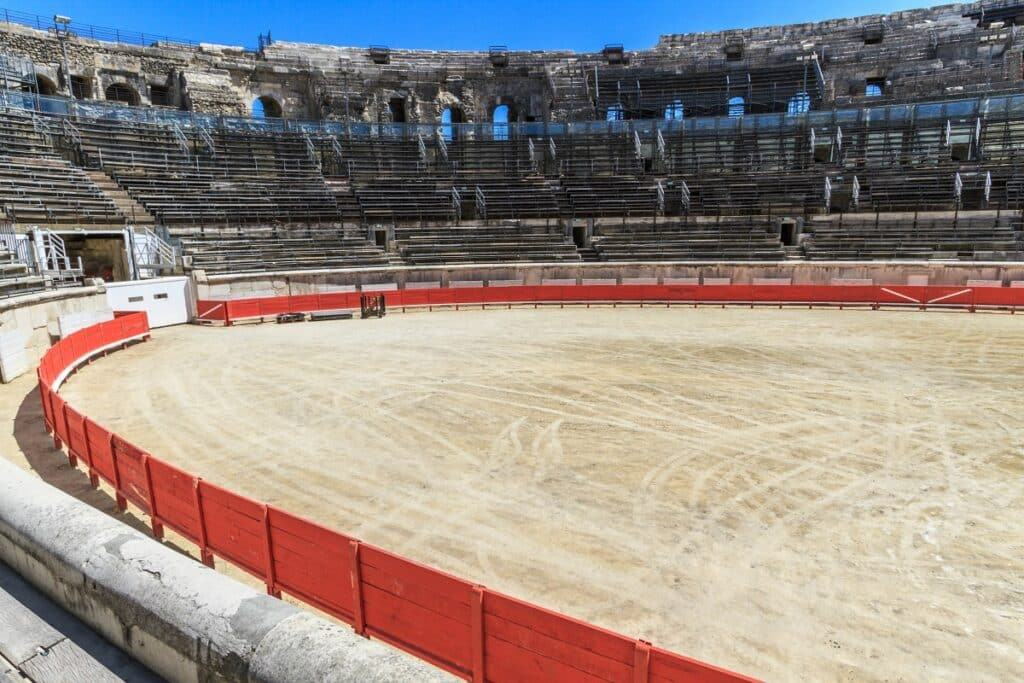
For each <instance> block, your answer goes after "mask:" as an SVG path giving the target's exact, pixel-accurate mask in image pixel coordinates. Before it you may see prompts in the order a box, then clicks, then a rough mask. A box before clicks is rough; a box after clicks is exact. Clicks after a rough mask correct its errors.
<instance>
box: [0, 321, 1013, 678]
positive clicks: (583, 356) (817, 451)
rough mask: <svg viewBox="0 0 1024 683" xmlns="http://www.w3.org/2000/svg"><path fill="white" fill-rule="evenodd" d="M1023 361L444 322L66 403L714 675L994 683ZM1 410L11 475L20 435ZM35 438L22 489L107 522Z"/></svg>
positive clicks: (115, 366)
mask: <svg viewBox="0 0 1024 683" xmlns="http://www.w3.org/2000/svg"><path fill="white" fill-rule="evenodd" d="M1022 350H1024V316H1011V315H1006V314H980V313H979V314H974V315H972V314H968V313H940V312H927V313H922V312H916V311H915V312H912V311H898V312H897V311H879V312H872V311H862V310H858V311H851V310H846V311H837V310H797V309H786V310H773V309H756V310H750V309H745V308H728V309H724V310H723V309H714V308H701V309H696V310H695V309H692V308H685V307H680V308H672V309H659V308H644V309H639V308H634V307H620V308H617V309H610V308H592V309H583V308H567V309H564V310H560V309H541V310H536V311H535V310H532V309H529V310H523V309H520V310H511V311H508V310H487V311H459V312H455V311H448V312H433V313H415V314H404V315H402V314H392V315H389V316H388V317H387V318H385V319H383V320H370V321H337V322H323V323H305V324H293V325H273V324H264V325H250V326H236V327H233V328H199V327H189V326H186V327H178V328H171V329H166V330H158V331H156V332H155V333H154V335H153V341H151V342H150V343H147V344H142V345H138V346H135V347H132V348H130V349H129V350H127V351H123V352H119V353H117V354H115V355H113V356H111V357H109V358H106V359H103V360H101V361H99V362H97V363H95V364H94V365H92V366H90V367H88V368H86V369H84V370H83V371H82V372H80V373H79V374H78V375H76V376H74V377H73V378H72V379H71V381H70V382H69V383H68V384H67V385H66V388H65V389H64V394H65V396H66V398H68V399H69V400H70V402H71V403H72V404H73V405H75V406H76V407H77V408H79V409H80V410H83V411H84V412H85V413H86V414H88V415H90V416H92V417H94V418H95V419H97V420H98V421H99V422H100V423H101V424H104V425H105V426H107V427H108V428H111V429H114V430H115V431H117V432H118V433H120V434H121V435H123V436H125V437H126V438H128V439H130V440H132V441H134V442H135V443H137V444H138V445H140V446H142V447H144V448H147V449H148V450H150V452H152V453H153V454H154V455H157V456H158V457H161V458H163V459H165V460H167V461H169V462H171V463H173V464H175V465H178V466H181V467H184V468H186V469H188V470H190V471H192V472H195V473H197V474H199V475H201V476H203V477H205V478H208V479H210V480H211V481H213V482H215V483H219V484H222V485H226V486H228V487H229V488H233V489H235V490H237V491H238V492H240V493H243V494H246V495H249V496H252V497H254V498H256V499H259V500H263V501H266V502H269V503H272V504H275V505H279V506H281V507H283V508H285V509H288V510H292V511H295V512H298V513H301V514H304V515H306V516H308V517H311V518H313V519H315V520H317V521H319V522H322V523H324V524H326V525H329V526H331V527H333V528H336V529H339V530H342V531H345V532H347V533H351V534H355V535H357V536H359V537H360V538H362V539H364V540H365V541H368V542H371V543H375V544H378V545H380V546H382V547H384V548H387V549H389V550H392V551H395V552H398V553H401V554H404V555H406V556H408V557H411V558H413V559H415V560H418V561H422V562H425V563H428V564H430V565H432V566H435V567H438V568H440V569H443V570H446V571H449V572H453V573H455V574H457V575H459V576H462V577H464V578H467V579H470V580H473V581H476V582H479V583H482V584H485V585H487V586H489V587H491V588H494V589H496V590H500V591H503V592H506V593H509V594H511V595H514V596H516V597H520V598H524V599H528V600H531V601H534V602H536V603H538V604H540V605H543V606H545V607H548V608H551V609H555V610H559V611H563V612H565V613H567V614H570V615H572V616H574V617H577V618H581V619H585V620H588V621H591V622H594V623H596V624H599V625H601V626H605V627H608V628H612V629H615V630H617V631H620V632H622V633H624V634H627V635H629V636H635V637H642V638H644V639H647V640H650V641H652V642H654V643H655V644H657V645H660V646H663V647H667V648H669V649H671V650H675V651H678V652H681V653H683V654H686V655H689V656H693V657H697V658H699V659H702V660H706V661H709V662H711V663H714V664H717V665H720V666H725V667H728V668H732V669H736V670H739V671H742V672H745V673H749V674H751V675H756V676H761V677H764V678H767V679H769V680H773V681H786V680H810V681H824V680H856V681H862V680H864V681H896V680H908V681H910V680H914V681H916V680H948V681H963V680H972V681H1007V680H1011V679H1013V678H1015V677H1016V676H1018V675H1019V674H1020V672H1021V671H1024V522H1022V519H1024V418H1022V411H1021V408H1020V389H1021V387H1022V386H1024V359H1022V353H1021V351H1022ZM8 390H9V391H10V392H12V393H10V394H9V395H8V394H5V397H4V401H5V405H6V406H7V408H8V409H9V410H11V409H12V406H18V409H19V410H18V412H19V414H20V415H21V419H20V420H18V419H15V416H14V414H13V413H12V421H13V423H14V426H15V431H16V432H17V431H20V432H21V436H20V438H15V439H14V440H13V442H14V445H13V446H12V444H11V441H12V440H11V439H10V438H9V437H8V436H7V435H5V436H4V438H3V439H0V446H2V447H5V451H6V452H8V453H11V454H12V457H14V458H16V459H17V458H18V457H19V456H18V455H17V453H16V451H17V449H18V448H24V446H25V445H26V444H29V442H30V440H31V439H33V438H34V437H32V436H31V433H32V431H33V430H36V429H37V430H38V433H39V434H40V435H41V434H42V426H41V424H38V425H37V426H35V425H33V424H31V422H30V418H31V417H32V410H33V403H37V401H34V397H33V396H32V395H31V391H32V385H31V382H30V381H22V382H20V383H16V384H15V385H12V386H11V387H9V388H8V389H5V390H4V391H5V392H6V391H8ZM18 392H20V394H19V393H18ZM16 394H17V395H16ZM9 396H13V397H14V398H16V399H17V400H14V399H12V398H9ZM35 413H36V416H37V418H38V410H37V409H36V410H35ZM15 436H16V437H17V435H15ZM39 438H40V439H41V442H40V443H36V442H31V444H29V445H31V450H32V451H33V453H35V455H34V456H33V457H31V458H27V459H26V460H25V462H26V463H27V464H28V465H29V466H31V467H33V468H34V469H40V470H42V469H49V468H50V465H48V464H47V463H48V462H49V461H50V460H51V459H52V460H54V461H55V464H54V465H53V468H54V469H52V470H51V471H50V472H49V474H48V475H47V477H48V478H49V479H51V480H53V481H54V483H57V484H58V485H61V486H64V487H72V488H77V489H78V493H79V494H80V495H82V496H83V497H86V498H91V497H96V496H105V494H101V493H90V492H88V490H87V489H85V488H83V484H82V483H81V482H82V480H84V479H85V477H84V475H81V474H78V475H76V474H74V473H71V472H70V470H67V468H66V466H63V465H60V459H59V456H57V455H56V454H54V453H53V452H52V451H51V452H49V453H48V454H46V455H39V453H42V452H44V451H45V439H42V437H41V436H40V437H39ZM55 472H56V474H55ZM101 504H104V505H106V504H108V503H106V502H103V503H101ZM223 564H225V563H223V562H222V563H221V565H223Z"/></svg>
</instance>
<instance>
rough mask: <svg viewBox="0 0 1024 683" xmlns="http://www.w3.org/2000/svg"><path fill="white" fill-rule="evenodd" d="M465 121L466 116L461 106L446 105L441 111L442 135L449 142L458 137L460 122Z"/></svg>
mask: <svg viewBox="0 0 1024 683" xmlns="http://www.w3.org/2000/svg"><path fill="white" fill-rule="evenodd" d="M465 122H466V117H465V115H464V114H463V113H462V109H461V108H459V107H457V106H454V105H452V106H448V107H445V108H444V110H443V111H442V112H441V135H442V136H444V139H445V140H448V141H449V142H450V141H452V140H454V139H456V138H457V137H458V135H459V128H458V124H460V123H465Z"/></svg>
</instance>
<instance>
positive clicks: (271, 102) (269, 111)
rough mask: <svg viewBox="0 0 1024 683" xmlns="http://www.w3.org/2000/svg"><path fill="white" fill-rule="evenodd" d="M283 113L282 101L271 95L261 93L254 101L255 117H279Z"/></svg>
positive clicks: (253, 113)
mask: <svg viewBox="0 0 1024 683" xmlns="http://www.w3.org/2000/svg"><path fill="white" fill-rule="evenodd" d="M282 114H283V112H282V110H281V103H280V102H278V101H277V100H276V99H274V98H273V97H271V96H270V95H260V96H259V97H257V98H256V99H255V100H253V101H252V117H253V118H254V119H279V118H281V116H282Z"/></svg>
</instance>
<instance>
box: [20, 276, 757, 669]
mask: <svg viewBox="0 0 1024 683" xmlns="http://www.w3.org/2000/svg"><path fill="white" fill-rule="evenodd" d="M473 289H474V290H475V291H469V292H464V291H460V290H445V291H444V292H432V291H430V290H427V291H423V290H419V291H416V290H410V291H408V292H404V293H401V295H402V296H403V297H404V299H403V300H404V301H406V303H407V304H408V305H424V303H426V304H427V305H432V303H435V302H436V303H439V304H453V303H460V302H477V303H478V302H479V300H480V299H481V298H486V299H488V300H489V301H495V300H499V299H500V297H499V294H501V295H505V294H508V295H511V296H512V297H519V296H523V295H524V294H527V293H528V294H530V296H533V297H534V300H558V297H560V296H563V295H564V292H563V290H564V288H559V287H553V288H534V291H533V292H526V291H525V288H502V289H501V290H497V289H495V290H488V289H487V288H473ZM510 290H521V291H510ZM574 291H575V290H574ZM618 291H620V290H617V289H612V290H608V289H593V290H589V291H587V292H586V294H585V296H587V297H592V298H593V300H603V299H604V297H607V296H609V295H610V294H614V293H616V292H618ZM576 293H580V292H576ZM656 293H657V292H656ZM634 295H636V296H640V294H639V293H636V292H634ZM389 296H391V295H390V294H389ZM282 299H283V300H275V301H260V300H248V301H244V302H226V303H224V304H223V305H221V309H220V310H222V311H223V314H222V315H223V318H222V319H223V320H224V321H225V322H230V320H233V319H236V317H244V316H246V315H248V314H250V313H252V312H254V311H256V312H258V314H260V315H269V314H272V313H273V312H282V311H290V310H296V309H295V308H293V307H294V306H299V307H303V308H304V307H307V306H316V307H319V309H320V310H325V309H333V308H345V307H350V306H352V305H354V304H357V303H358V294H352V293H340V294H326V295H316V296H312V295H311V296H305V295H304V296H301V297H291V298H290V299H289V298H288V297H283V298H282ZM501 300H508V299H501ZM412 302H415V303H412ZM236 304H237V305H236ZM200 310H201V311H211V310H213V307H212V306H206V305H202V306H201V307H200ZM214 314H216V315H221V313H220V312H219V311H216V312H214ZM148 331H149V328H148V323H147V321H146V318H145V314H128V315H118V317H117V318H116V319H115V320H113V321H110V322H105V323H101V324H99V325H95V326H93V327H91V328H88V329H86V330H82V331H80V332H76V333H75V334H74V335H70V336H69V337H67V338H65V339H64V340H62V341H60V342H58V343H57V344H55V345H54V347H53V348H52V349H50V351H49V352H47V354H46V355H45V356H44V358H43V360H42V362H41V363H40V366H39V373H38V374H39V391H40V398H41V399H42V403H43V412H44V418H45V420H46V421H47V423H48V424H50V425H52V429H53V430H54V434H55V438H57V439H59V440H60V441H61V442H63V443H65V444H67V446H68V448H69V455H70V456H72V457H75V458H78V459H81V460H83V461H84V462H85V463H86V464H87V465H88V466H89V470H90V474H91V475H92V476H93V477H94V478H95V477H96V476H97V475H98V476H99V477H102V478H103V479H105V480H106V481H108V482H109V483H111V484H112V485H113V486H114V487H115V489H116V495H117V500H118V506H119V507H121V508H122V509H123V508H124V507H125V506H126V504H127V501H129V500H130V501H131V502H132V503H134V504H135V505H137V506H138V507H139V508H140V509H142V510H143V511H148V512H149V514H150V516H151V519H152V524H153V532H154V534H155V535H157V536H158V537H159V536H160V535H161V534H162V532H163V526H164V525H166V526H168V527H170V528H172V529H174V530H175V531H177V532H178V533H179V534H181V535H182V536H183V537H185V538H187V539H189V540H191V541H193V542H195V543H196V544H198V545H199V547H200V551H201V555H202V559H203V561H204V562H205V563H207V564H210V565H212V564H213V553H216V554H217V555H220V556H221V557H223V558H225V559H227V560H229V561H231V562H233V563H234V564H236V565H237V566H239V567H241V568H242V569H244V570H245V571H247V572H249V573H251V574H253V575H254V576H256V577H258V578H260V579H262V580H263V581H264V582H265V583H266V584H267V589H268V591H269V592H271V593H275V594H276V593H278V592H279V591H286V592H288V593H290V594H291V595H294V596H295V597H297V598H299V599H301V600H303V601H305V602H307V603H309V604H311V605H313V606H314V607H317V608H319V609H321V610H323V611H324V612H327V613H328V614H331V615H333V616H335V617H337V618H339V619H342V620H344V621H346V622H348V623H350V624H352V625H353V627H354V628H355V629H356V631H357V632H358V633H364V634H367V635H372V636H374V637H376V638H379V639H381V640H384V641H386V642H389V643H391V644H393V645H395V646H397V647H399V648H401V649H403V650H406V651H408V652H410V653H412V654H415V655H416V656H418V657H421V658H422V659H424V660H426V661H429V662H432V663H433V664H435V665H436V666H438V667H441V668H443V669H445V670H447V671H450V672H452V673H455V674H457V675H459V676H461V677H462V678H465V679H467V680H472V681H474V682H477V681H479V682H481V683H483V682H484V681H491V682H493V683H504V682H505V681H522V680H559V681H569V682H570V683H571V682H579V683H590V682H591V681H593V682H595V683H596V682H599V681H600V682H607V683H616V682H618V681H622V682H623V683H641V682H644V681H658V682H659V683H682V682H684V681H685V682H705V681H706V682H715V683H718V682H723V683H724V682H725V681H729V682H736V681H751V680H753V679H750V678H747V677H745V676H741V675H739V674H735V673H731V672H728V671H725V670H722V669H717V668H715V667H712V666H709V665H706V664H703V663H701V662H698V661H696V660H692V659H688V658H686V657H681V656H679V655H676V654H673V653H670V652H667V651H664V650H659V649H658V648H653V647H650V646H649V645H648V644H646V643H644V642H642V641H637V640H632V639H629V638H626V637H625V636H621V635H618V634H615V633H611V632H609V631H605V630H603V629H599V628H597V627H594V626H591V625H589V624H585V623H583V622H580V621H576V620H575V619H571V618H569V617H566V616H563V615H560V614H556V613H554V612H549V611H547V610H544V609H542V608H539V607H536V606H534V605H531V604H529V603H525V602H522V601H519V600H515V599H513V598H510V597H507V596H504V595H501V594H498V593H494V592H492V591H489V590H487V589H485V588H483V587H480V586H476V585H473V584H471V583H469V582H467V581H464V580H462V579H459V578H456V577H453V576H450V575H448V574H445V573H443V572H439V571H437V570H435V569H431V568H430V567H426V566H424V565H421V564H417V563H416V562H412V561H410V560H407V559H405V558H402V557H399V556H397V555H394V554H392V553H389V552H387V551H385V550H381V549H380V548H376V547H374V546H371V545H367V544H364V543H361V542H360V541H358V540H356V539H354V538H351V537H349V536H346V535H345V534H341V533H338V532H336V531H332V530H330V529H326V528H324V527H322V526H319V525H317V524H314V523H312V522H310V521H308V520H305V519H302V518H300V517H296V516H295V515H292V514H289V513H287V512H284V511H281V510H278V509H276V508H274V507H270V506H266V505H262V504H260V503H256V502H254V501H252V500H249V499H248V498H245V497H243V496H239V495H238V494H236V493H232V492H231V491H228V490H226V489H223V488H221V487H218V486H216V485H214V484H210V483H208V482H206V481H202V480H200V479H199V478H197V477H194V476H192V475H190V474H189V473H187V472H185V471H183V470H180V469H178V468H176V467H173V466H171V465H168V464H166V463H164V462H161V461H160V460H158V459H156V458H154V457H152V456H150V455H149V454H148V453H146V452H145V451H143V450H142V449H141V448H139V447H137V446H135V445H133V444H131V443H130V442H128V441H126V440H125V439H123V438H121V437H119V436H117V435H115V434H112V433H111V432H109V431H107V430H106V429H104V428H103V427H101V426H99V425H98V424H96V423H95V422H93V421H92V420H90V419H89V418H87V417H84V416H83V415H81V414H80V413H78V412H77V411H75V410H74V409H72V408H71V407H70V406H67V405H66V404H65V403H64V401H63V399H61V398H60V396H59V395H58V394H57V392H56V391H54V390H53V389H52V383H53V382H54V381H55V379H56V378H57V377H58V376H59V375H60V374H61V373H62V372H64V370H66V369H67V368H68V367H70V366H71V365H72V364H73V363H75V362H79V361H81V360H82V359H83V358H84V357H85V356H87V355H88V354H90V353H93V352H95V351H96V350H97V349H100V348H102V347H105V346H108V345H111V344H116V343H119V342H123V341H124V340H126V339H129V338H134V337H139V336H144V335H148ZM94 483H95V482H94Z"/></svg>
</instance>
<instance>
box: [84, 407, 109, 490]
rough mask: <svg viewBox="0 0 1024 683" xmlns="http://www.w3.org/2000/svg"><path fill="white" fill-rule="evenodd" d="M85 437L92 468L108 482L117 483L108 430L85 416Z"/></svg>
mask: <svg viewBox="0 0 1024 683" xmlns="http://www.w3.org/2000/svg"><path fill="white" fill-rule="evenodd" d="M85 438H86V441H87V442H88V444H89V453H90V454H91V455H92V468H93V469H94V470H96V473H97V474H99V475H100V476H101V477H103V478H104V479H105V480H106V481H107V482H109V483H110V484H116V483H117V472H116V470H115V469H114V452H113V451H112V450H111V448H110V432H108V431H107V430H106V429H104V428H103V427H100V426H99V425H98V424H96V423H95V422H93V421H92V420H90V419H89V418H85Z"/></svg>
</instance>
